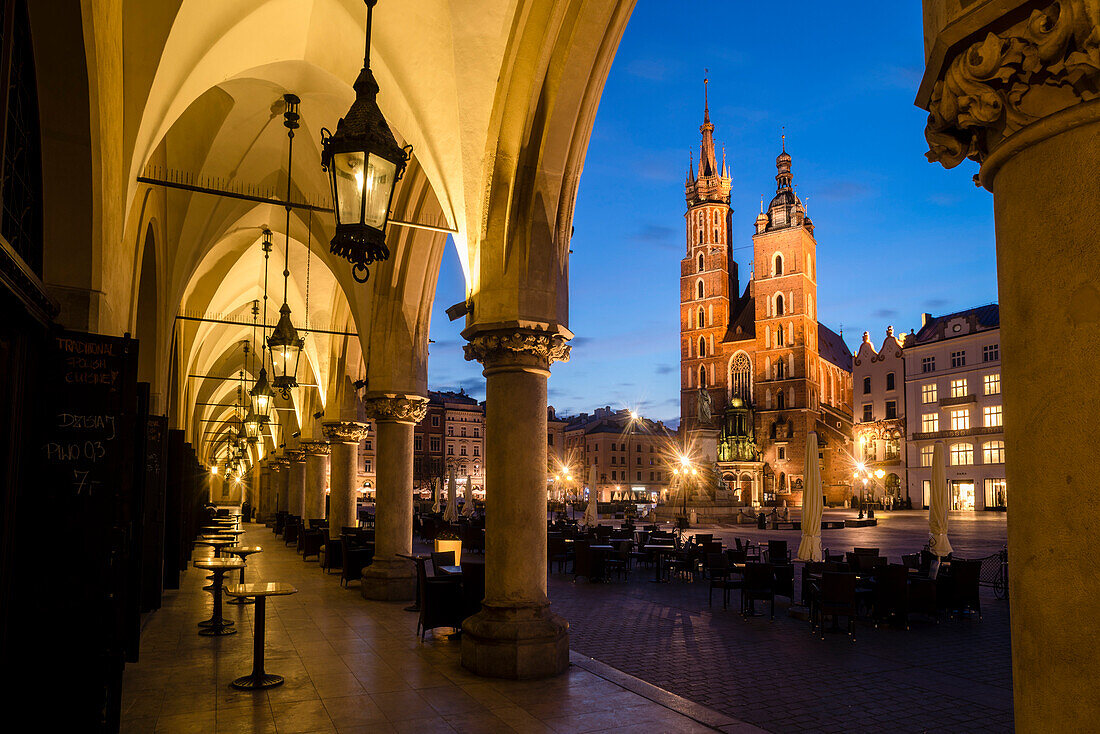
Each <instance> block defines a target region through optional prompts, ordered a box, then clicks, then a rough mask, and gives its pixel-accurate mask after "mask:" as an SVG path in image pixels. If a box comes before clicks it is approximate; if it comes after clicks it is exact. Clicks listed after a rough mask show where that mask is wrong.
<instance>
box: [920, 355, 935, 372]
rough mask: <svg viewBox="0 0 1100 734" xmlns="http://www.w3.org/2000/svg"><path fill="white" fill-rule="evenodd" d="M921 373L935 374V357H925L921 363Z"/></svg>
mask: <svg viewBox="0 0 1100 734" xmlns="http://www.w3.org/2000/svg"><path fill="white" fill-rule="evenodd" d="M920 371H921V372H935V371H936V358H935V357H923V358H922V359H921V361H920Z"/></svg>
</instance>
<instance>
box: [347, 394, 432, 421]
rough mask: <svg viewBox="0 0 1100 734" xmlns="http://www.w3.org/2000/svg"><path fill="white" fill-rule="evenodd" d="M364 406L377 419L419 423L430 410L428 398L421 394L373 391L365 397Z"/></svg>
mask: <svg viewBox="0 0 1100 734" xmlns="http://www.w3.org/2000/svg"><path fill="white" fill-rule="evenodd" d="M363 407H364V408H365V409H366V413H367V415H368V416H370V417H371V418H373V419H374V420H376V421H391V422H395V423H419V422H420V421H422V420H424V415H425V414H426V413H427V412H428V399H427V398H425V397H422V396H420V395H395V394H393V393H373V394H368V395H366V396H364V397H363Z"/></svg>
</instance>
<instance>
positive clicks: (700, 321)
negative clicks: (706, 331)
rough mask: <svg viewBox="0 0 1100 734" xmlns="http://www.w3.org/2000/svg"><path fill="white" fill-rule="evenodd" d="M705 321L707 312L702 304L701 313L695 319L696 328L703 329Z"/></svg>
mask: <svg viewBox="0 0 1100 734" xmlns="http://www.w3.org/2000/svg"><path fill="white" fill-rule="evenodd" d="M705 323H706V314H705V313H704V312H703V307H702V306H700V307H699V314H698V316H697V318H696V320H695V328H696V329H702V328H703V326H704V324H705Z"/></svg>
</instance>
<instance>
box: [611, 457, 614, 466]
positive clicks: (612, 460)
mask: <svg viewBox="0 0 1100 734" xmlns="http://www.w3.org/2000/svg"><path fill="white" fill-rule="evenodd" d="M611 466H615V457H614V456H612V457H611Z"/></svg>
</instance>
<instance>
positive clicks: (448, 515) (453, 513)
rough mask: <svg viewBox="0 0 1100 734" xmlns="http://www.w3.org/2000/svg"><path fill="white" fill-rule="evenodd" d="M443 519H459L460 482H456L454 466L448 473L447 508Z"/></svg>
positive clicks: (448, 520)
mask: <svg viewBox="0 0 1100 734" xmlns="http://www.w3.org/2000/svg"><path fill="white" fill-rule="evenodd" d="M443 519H444V520H445V521H446V522H454V521H455V520H457V519H458V484H457V483H456V482H455V470H454V469H453V468H452V469H451V470H450V472H448V474H447V509H446V510H444V512H443Z"/></svg>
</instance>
